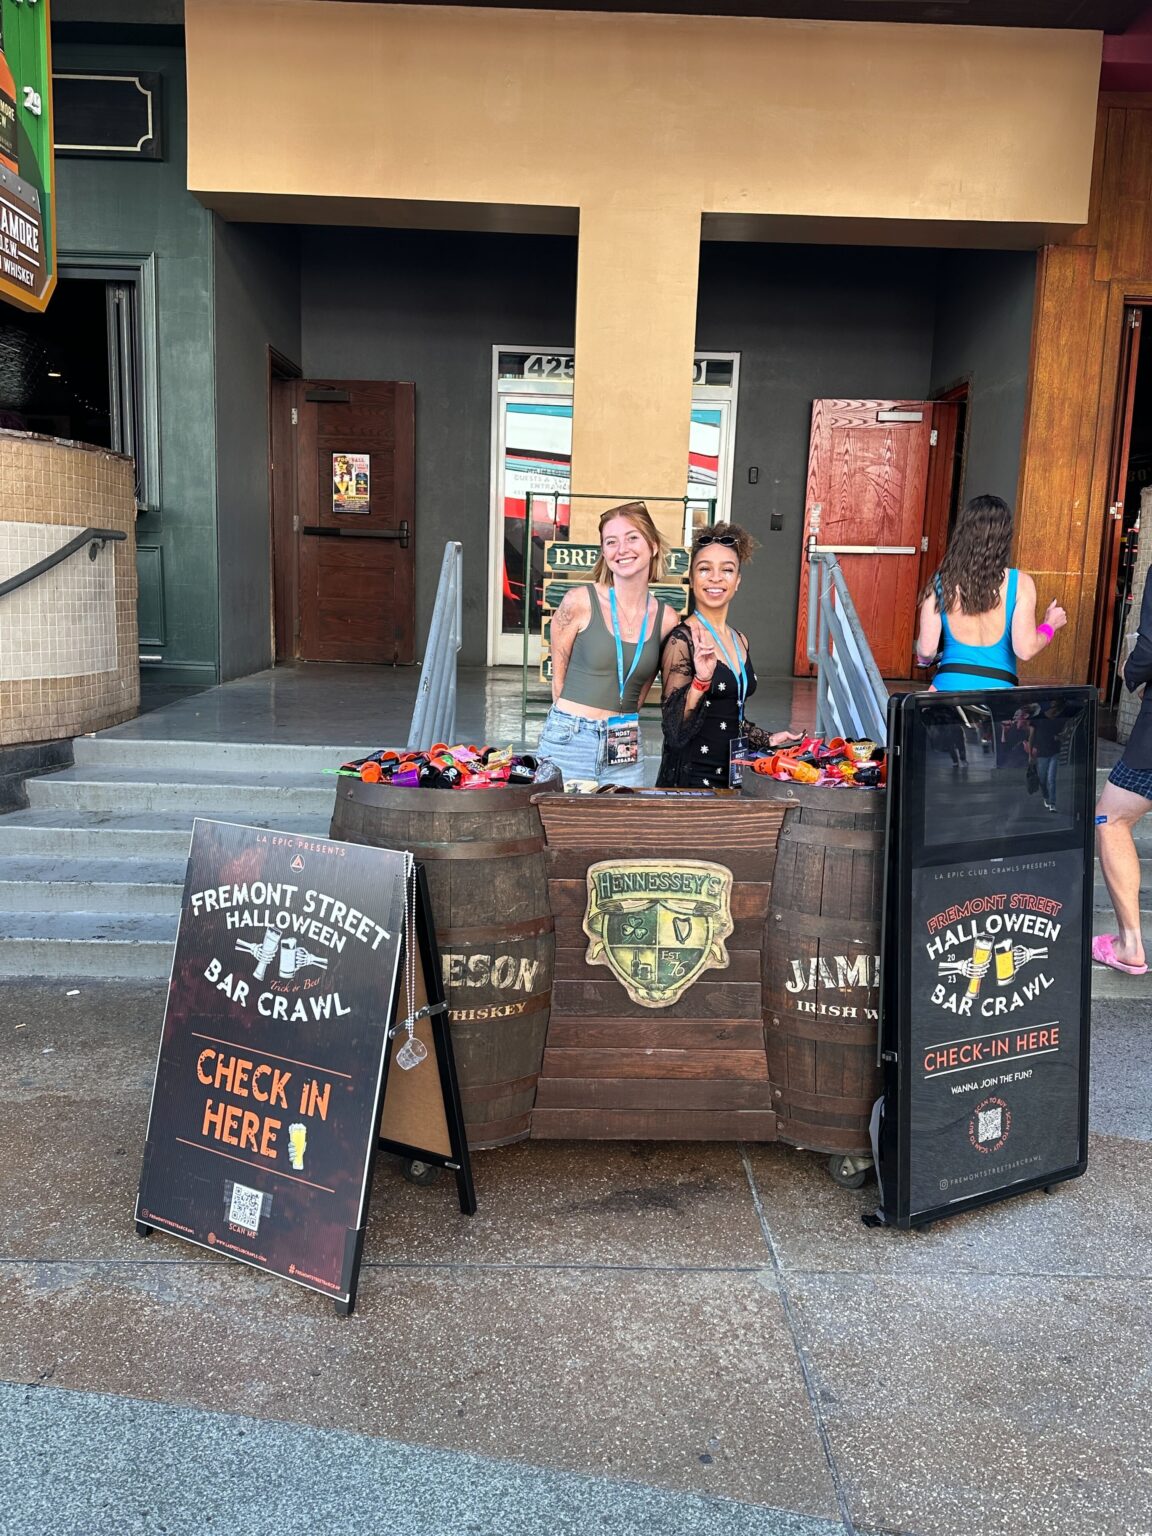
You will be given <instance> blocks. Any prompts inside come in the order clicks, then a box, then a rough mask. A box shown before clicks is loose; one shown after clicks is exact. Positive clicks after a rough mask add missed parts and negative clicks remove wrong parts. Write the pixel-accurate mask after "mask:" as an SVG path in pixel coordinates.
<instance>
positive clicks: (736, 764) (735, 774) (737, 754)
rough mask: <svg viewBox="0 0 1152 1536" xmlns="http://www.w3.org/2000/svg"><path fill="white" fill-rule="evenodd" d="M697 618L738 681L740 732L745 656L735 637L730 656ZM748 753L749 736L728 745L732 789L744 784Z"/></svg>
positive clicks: (745, 691) (745, 682) (745, 685)
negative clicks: (733, 652) (732, 652)
mask: <svg viewBox="0 0 1152 1536" xmlns="http://www.w3.org/2000/svg"><path fill="white" fill-rule="evenodd" d="M695 617H696V618H698V619H699V620H700V622H701V624H703V626H704V628H705V629H706V630H707V631H708V633H709V634H710V635H711V636H712V638H713V640H715V642H716V644H717V645H718V646H719V647H720V654H721V655H722V656H723V657H724V661H725V663H726V664H727V667H728V670H729V671H730V672H731V674H732V676H733V677H734V678H735V679H736V730H737V732H739V730H740V728H741V726H742V725H743V724H744V700H745V699H746V698H747V697H748V669H747V667H746V666H745V664H744V658H743V656H741V654H740V642H739V641H738V640H737V639H736V636H735V635H733V636H732V645H733V648H734V650H735V652H736V655H735V656H734V657H733V656H730V655H729V654H728V647H727V646H726V645H725V644H724V642H723V640H721V638H720V636H719V635H718V634H717V633H716V631H715V630H714V629H713V628H712V626H711V624H709V622H708V620H707V619H706V618H705V617H704V615H703V614H702V613H698V614H696V615H695ZM747 752H748V738H747V736H742V735H736V736H733V737H732V738H731V740H730V741H729V743H728V785H729V788H731V789H739V788H740V786H741V784H743V782H744V764H743V762H742V761H740V759H742V758H743V757H745V756H746V755H747Z"/></svg>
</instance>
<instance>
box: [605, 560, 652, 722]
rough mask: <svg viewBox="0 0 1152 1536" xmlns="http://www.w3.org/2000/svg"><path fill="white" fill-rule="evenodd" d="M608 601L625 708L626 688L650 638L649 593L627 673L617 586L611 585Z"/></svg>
mask: <svg viewBox="0 0 1152 1536" xmlns="http://www.w3.org/2000/svg"><path fill="white" fill-rule="evenodd" d="M608 601H609V602H610V603H611V605H612V633H613V635H614V636H615V638H616V681H617V682H618V683H619V684H620V708H621V709H623V708H624V690H625V688H627V686H628V684H629V683H630V682H631V681H632V674H633V672H635V670H636V666H637V663H638V662H639V660H640V652H641V651H642V650H643V649H644V642H645V641H646V640H647V638H648V594H647V592H645V594H644V622H643V624H641V626H640V638H639V640H637V642H636V650H635V653H634V654H633V657H632V665H631V666H630V667H629V668H628V671H627V673H625V671H624V642H623V641H622V640H621V639H620V620H619V618H618V616H617V613H616V588H615V587H609V589H608Z"/></svg>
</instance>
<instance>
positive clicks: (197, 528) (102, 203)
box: [53, 43, 218, 683]
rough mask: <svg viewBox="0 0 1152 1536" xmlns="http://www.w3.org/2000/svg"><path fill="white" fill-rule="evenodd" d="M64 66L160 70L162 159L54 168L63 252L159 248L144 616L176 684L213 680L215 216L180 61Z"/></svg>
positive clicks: (149, 57) (97, 60) (117, 57)
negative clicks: (202, 193)
mask: <svg viewBox="0 0 1152 1536" xmlns="http://www.w3.org/2000/svg"><path fill="white" fill-rule="evenodd" d="M53 63H54V65H55V67H56V68H57V69H62V68H68V69H75V68H85V67H87V68H92V69H117V68H121V69H122V68H125V67H130V68H133V69H140V70H154V71H158V72H159V73H160V74H161V75H162V76H163V78H164V131H165V141H166V158H165V159H164V160H160V161H135V162H132V161H128V162H118V161H113V160H70V159H59V160H57V162H56V173H57V199H56V201H57V211H58V233H57V244H58V248H59V252H60V255H61V257H68V256H92V255H111V256H124V255H131V256H147V255H150V254H152V253H155V258H156V260H155V267H156V299H157V311H158V326H157V339H158V347H157V364H158V381H159V398H160V506H159V509H158V510H157V511H155V512H148V513H145V514H144V515H143V516H141V518H140V520H139V523H138V525H137V539H138V543H139V546H140V551H141V553H140V574H141V581H142V583H143V584H144V593H143V602H142V611H147V612H149V613H151V612H153V611H155V612H157V613H159V612H160V611H162V614H163V624H164V630H163V634H162V636H160V637H159V638H160V639H161V641H162V643H160V644H151V643H149V644H146V645H144V646H142V649H145V650H147V651H149V652H155V653H159V654H162V655H163V657H164V670H165V672H166V674H167V673H169V672H170V673H171V680H172V681H178V682H180V681H183V682H198V683H202V682H212V681H214V680H215V678H216V667H217V648H218V633H217V591H216V568H217V562H216V473H215V454H216V446H215V432H214V421H213V405H212V402H213V390H214V382H213V363H212V341H213V337H212V255H213V252H212V216H211V215H210V214H209V213H208V212H207V210H206V209H204V208H203V207H202V206H201V205H200V204H199V203H198V202H197V201H196V199H195V198H194V197H192V196H191V195H190V194H189V192H188V190H187V149H186V131H185V124H186V117H187V113H186V108H185V87H184V55H183V53H182V52H181V51H180V50H177V49H171V48H150V47H141V46H132V47H91V46H85V47H76V46H69V45H67V44H59V43H57V44H56V46H55V48H54V56H53Z"/></svg>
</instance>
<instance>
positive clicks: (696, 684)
mask: <svg viewBox="0 0 1152 1536" xmlns="http://www.w3.org/2000/svg"><path fill="white" fill-rule="evenodd" d="M692 686H693V688H695V689H696V691H697V693H707V692H708V690H709V688H711V686H712V680H711V678H705V679H703V680H701V679H700V678H698V677H694V678H693V679H692Z"/></svg>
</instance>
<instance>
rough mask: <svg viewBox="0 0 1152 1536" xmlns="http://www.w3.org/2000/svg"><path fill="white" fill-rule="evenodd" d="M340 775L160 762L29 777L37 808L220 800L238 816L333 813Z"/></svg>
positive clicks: (213, 806) (142, 807)
mask: <svg viewBox="0 0 1152 1536" xmlns="http://www.w3.org/2000/svg"><path fill="white" fill-rule="evenodd" d="M336 784H337V779H336V778H335V776H333V775H325V774H321V773H256V772H254V771H253V772H248V771H244V772H241V771H236V770H233V771H228V772H220V773H213V772H209V771H207V770H204V769H171V770H169V769H162V768H156V769H153V770H151V771H150V772H149V773H148V774H146V775H144V774H131V773H127V772H126V771H125V770H123V769H116V768H64V769H62V770H61V771H60V772H59V773H50V774H45V775H44V776H43V777H41V778H37V779H29V780H28V783H27V786H26V787H27V793H28V804H29V807H30V809H33V810H53V809H60V808H63V807H68V808H69V809H72V810H79V811H113V812H131V813H143V812H150V811H175V812H179V813H181V814H188V815H193V816H204V815H207V814H208V813H209V812H216V811H218V810H219V808H220V806H222V805H226V806H227V807H228V808H229V815H230V818H231V819H232V820H233V821H236V820H248V819H249V818H251V817H254V816H259V817H261V818H263V819H265V820H267V819H269V818H275V816H277V815H279V814H286V815H294V816H301V815H305V814H308V813H315V814H316V815H317V816H322V815H324V814H326V813H327V814H328V815H329V816H330V815H331V812H332V806H333V804H334V802H335V799H336Z"/></svg>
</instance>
